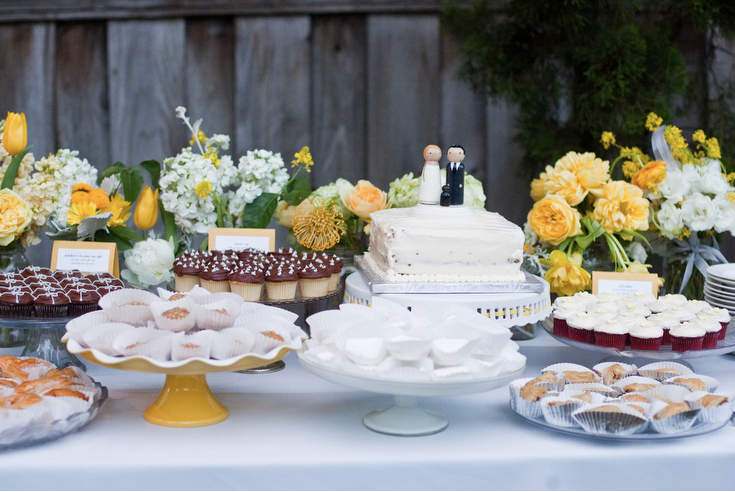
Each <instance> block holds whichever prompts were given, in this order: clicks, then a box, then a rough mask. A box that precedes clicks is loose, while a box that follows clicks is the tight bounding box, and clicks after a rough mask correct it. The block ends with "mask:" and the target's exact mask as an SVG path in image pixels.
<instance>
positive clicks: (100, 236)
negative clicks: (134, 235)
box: [94, 230, 133, 251]
mask: <svg viewBox="0 0 735 492" xmlns="http://www.w3.org/2000/svg"><path fill="white" fill-rule="evenodd" d="M94 240H95V241H97V242H100V243H115V244H117V250H118V251H127V250H129V249H133V245H132V244H131V243H130V242H129V241H127V240H126V239H123V238H121V237H119V236H116V235H114V234H111V233H109V232H107V231H104V230H99V231H97V234H95V236H94Z"/></svg>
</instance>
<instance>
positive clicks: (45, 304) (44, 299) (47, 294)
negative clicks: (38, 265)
mask: <svg viewBox="0 0 735 492" xmlns="http://www.w3.org/2000/svg"><path fill="white" fill-rule="evenodd" d="M69 303H70V300H69V296H67V295H66V294H65V293H64V291H61V290H51V289H49V290H45V291H41V292H39V293H38V294H35V295H34V299H33V307H34V309H35V310H36V316H38V317H39V318H59V317H63V316H67V315H68V312H69Z"/></svg>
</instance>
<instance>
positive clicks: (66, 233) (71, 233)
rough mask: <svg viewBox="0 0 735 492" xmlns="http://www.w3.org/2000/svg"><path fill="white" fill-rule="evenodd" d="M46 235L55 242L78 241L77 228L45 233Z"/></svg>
mask: <svg viewBox="0 0 735 492" xmlns="http://www.w3.org/2000/svg"><path fill="white" fill-rule="evenodd" d="M45 232H46V235H47V236H48V237H50V238H51V239H53V240H54V241H76V240H77V234H78V233H77V226H75V225H74V226H71V227H67V228H66V229H61V230H60V231H56V232H50V231H45Z"/></svg>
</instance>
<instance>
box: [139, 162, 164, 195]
mask: <svg viewBox="0 0 735 492" xmlns="http://www.w3.org/2000/svg"><path fill="white" fill-rule="evenodd" d="M139 165H140V167H142V168H143V169H145V170H146V171H148V174H150V176H151V187H153V189H154V190H155V189H156V188H158V187H159V185H158V180H159V179H161V163H160V162H158V161H155V160H150V161H143V162H141V163H140V164H139Z"/></svg>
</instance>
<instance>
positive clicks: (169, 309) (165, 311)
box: [151, 297, 201, 332]
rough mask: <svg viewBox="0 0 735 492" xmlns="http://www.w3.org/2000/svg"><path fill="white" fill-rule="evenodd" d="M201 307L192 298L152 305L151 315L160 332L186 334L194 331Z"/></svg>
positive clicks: (159, 302)
mask: <svg viewBox="0 0 735 492" xmlns="http://www.w3.org/2000/svg"><path fill="white" fill-rule="evenodd" d="M199 309H201V307H200V306H199V305H197V304H195V303H194V302H193V301H192V300H191V298H189V297H187V298H185V299H179V300H177V301H158V302H154V303H151V313H152V314H153V318H154V319H155V321H156V326H157V327H158V328H159V329H160V330H166V331H173V332H184V331H188V330H191V329H193V328H194V327H195V326H196V322H197V311H198V310H199Z"/></svg>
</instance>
